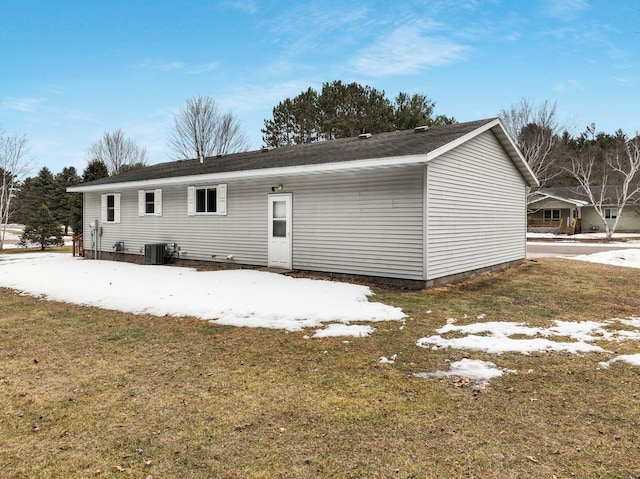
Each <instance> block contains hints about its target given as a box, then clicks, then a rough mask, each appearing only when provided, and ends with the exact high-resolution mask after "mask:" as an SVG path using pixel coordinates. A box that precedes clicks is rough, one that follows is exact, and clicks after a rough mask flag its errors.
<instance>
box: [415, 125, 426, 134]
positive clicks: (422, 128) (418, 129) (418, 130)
mask: <svg viewBox="0 0 640 479" xmlns="http://www.w3.org/2000/svg"><path fill="white" fill-rule="evenodd" d="M428 129H429V127H428V126H427V125H422V126H416V127H415V128H414V129H413V131H415V132H416V133H418V132H421V131H427V130H428Z"/></svg>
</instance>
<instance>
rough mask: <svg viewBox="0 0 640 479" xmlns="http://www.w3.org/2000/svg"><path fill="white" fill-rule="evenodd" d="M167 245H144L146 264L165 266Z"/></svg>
mask: <svg viewBox="0 0 640 479" xmlns="http://www.w3.org/2000/svg"><path fill="white" fill-rule="evenodd" d="M166 251H167V244H166V243H153V244H146V245H144V264H165V263H166Z"/></svg>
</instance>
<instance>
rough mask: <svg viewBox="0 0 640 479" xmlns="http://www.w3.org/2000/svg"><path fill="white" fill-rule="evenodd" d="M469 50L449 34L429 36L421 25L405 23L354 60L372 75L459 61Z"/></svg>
mask: <svg viewBox="0 0 640 479" xmlns="http://www.w3.org/2000/svg"><path fill="white" fill-rule="evenodd" d="M467 50H468V47H466V46H464V45H461V44H458V43H455V42H454V41H452V40H449V39H447V38H443V37H435V36H433V37H432V36H429V35H427V32H425V29H424V28H420V27H419V26H404V27H400V28H397V29H396V30H394V31H393V32H392V33H391V35H389V36H385V37H383V38H380V39H379V40H378V41H377V42H376V43H375V44H374V45H372V46H371V47H368V48H366V49H365V50H364V51H363V52H362V53H361V55H360V56H359V57H357V58H356V59H355V60H354V61H353V64H354V66H355V68H356V69H357V70H358V71H359V72H360V73H364V74H367V75H371V76H384V75H406V74H413V73H418V72H420V71H421V70H423V69H424V68H427V67H433V66H440V65H447V64H450V63H453V62H456V61H459V60H461V59H463V58H464V56H465V53H466V51H467Z"/></svg>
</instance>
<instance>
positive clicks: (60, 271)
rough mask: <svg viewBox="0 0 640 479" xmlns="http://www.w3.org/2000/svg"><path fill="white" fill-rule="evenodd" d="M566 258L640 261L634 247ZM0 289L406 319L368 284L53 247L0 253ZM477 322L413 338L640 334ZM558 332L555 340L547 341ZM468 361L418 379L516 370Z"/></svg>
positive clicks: (611, 328)
mask: <svg viewBox="0 0 640 479" xmlns="http://www.w3.org/2000/svg"><path fill="white" fill-rule="evenodd" d="M573 259H576V260H582V261H594V262H598V263H606V264H613V265H617V266H625V267H632V268H640V250H639V249H637V248H636V249H620V250H616V251H607V252H602V253H597V254H592V255H588V256H582V257H580V256H576V257H574V258H573ZM63 276H64V278H63ZM0 287H6V288H12V289H15V290H18V291H21V292H23V293H25V294H29V295H34V296H41V297H44V298H46V299H50V300H56V301H63V302H68V303H74V304H81V305H90V306H97V307H100V308H105V309H112V310H119V311H125V312H132V313H136V314H144V313H148V314H153V315H156V316H165V315H170V316H178V317H180V316H195V317H198V318H202V319H205V320H209V321H211V322H212V323H216V324H226V325H234V326H246V327H264V328H278V329H283V330H287V331H302V330H303V329H306V328H311V329H313V330H315V331H314V332H313V333H310V334H305V336H304V337H305V338H324V337H331V336H354V337H365V336H368V335H370V334H371V333H372V332H374V331H375V328H374V327H373V326H371V325H370V324H362V323H376V322H379V321H398V322H400V325H399V329H401V330H402V329H403V328H404V323H405V321H406V319H407V318H406V317H405V314H404V313H403V312H402V310H401V309H400V308H396V307H392V306H388V305H385V304H382V303H377V302H369V301H368V298H369V297H370V296H371V295H372V292H371V290H370V289H369V288H368V287H365V286H359V285H354V284H346V283H339V282H334V281H320V280H312V279H306V278H291V277H288V276H284V275H280V274H275V273H267V272H261V271H255V270H231V271H229V270H227V271H207V272H198V271H196V270H194V269H191V268H180V267H174V266H156V265H154V266H142V265H135V264H131V263H124V262H115V261H99V260H87V259H80V258H73V257H72V256H71V255H68V254H56V253H26V254H19V255H11V254H5V255H0ZM426 313H427V314H430V313H431V311H427V312H426ZM476 319H477V320H478V322H476V323H471V324H467V325H464V326H456V324H455V323H456V322H457V320H456V319H455V318H449V320H448V321H447V322H446V324H445V325H443V326H442V327H441V328H439V329H437V330H436V331H434V332H433V333H434V334H432V335H431V336H425V337H423V338H420V339H418V340H417V341H416V345H417V346H418V347H421V348H425V349H440V348H451V349H460V350H464V351H471V352H473V351H483V352H487V353H492V354H496V355H497V356H500V355H501V354H502V353H504V352H508V351H511V352H514V351H515V352H521V353H524V354H529V353H531V352H534V351H547V352H553V351H569V352H571V353H574V354H582V353H588V352H593V353H598V354H602V355H610V356H613V355H612V353H610V351H608V350H607V349H606V347H605V346H602V345H601V344H602V341H609V342H615V341H640V318H639V317H631V318H624V319H621V318H614V319H604V318H603V319H602V321H580V322H563V321H556V322H555V325H553V326H551V327H549V328H538V327H530V326H528V325H526V324H524V323H513V322H509V321H505V320H504V318H496V319H499V321H498V320H496V321H485V320H486V317H485V315H484V314H482V313H480V314H478V316H477V318H476ZM354 323H355V324H354ZM305 332H306V331H305ZM514 336H515V337H514ZM557 337H561V340H560V341H554V338H557ZM597 343H600V344H597ZM639 344H640V343H639ZM388 353H389V356H388V357H387V356H382V357H380V363H382V364H393V363H394V362H395V361H396V359H397V353H396V354H393V353H394V351H389V352H388ZM466 359H469V358H465V360H461V361H456V362H452V363H451V364H450V365H449V366H450V370H449V371H438V372H429V373H424V374H423V375H422V376H424V377H430V376H464V377H467V378H468V380H469V381H471V382H472V383H476V384H480V385H484V384H486V383H487V382H488V381H489V380H490V379H492V378H494V377H498V376H500V375H502V374H503V373H504V372H507V373H513V374H515V373H517V372H516V371H513V370H511V369H507V368H506V367H499V366H497V365H496V364H495V363H492V362H488V361H478V360H469V361H467V360H466ZM613 362H625V363H628V364H631V365H635V366H638V365H640V354H631V355H622V356H617V357H611V358H610V359H608V360H606V361H602V362H600V367H601V369H603V370H605V369H607V368H608V367H609V365H610V364H612V363H613ZM418 376H420V374H418Z"/></svg>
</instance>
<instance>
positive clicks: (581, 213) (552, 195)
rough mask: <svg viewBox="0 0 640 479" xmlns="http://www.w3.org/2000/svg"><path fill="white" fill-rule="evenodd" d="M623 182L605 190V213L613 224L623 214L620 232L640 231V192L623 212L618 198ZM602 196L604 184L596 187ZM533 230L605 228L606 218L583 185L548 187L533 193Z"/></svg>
mask: <svg viewBox="0 0 640 479" xmlns="http://www.w3.org/2000/svg"><path fill="white" fill-rule="evenodd" d="M619 188H620V186H609V187H607V188H606V189H605V191H604V196H603V197H604V202H603V208H604V215H605V219H606V221H607V222H608V223H609V226H613V224H614V223H615V221H616V219H617V218H618V216H619V215H621V216H620V221H619V222H618V227H617V229H616V231H618V232H627V233H629V232H640V196H639V197H637V198H636V197H634V198H632V199H631V202H629V203H627V205H626V206H625V207H624V209H623V210H622V212H620V208H619V207H618V202H617V200H616V197H617V192H618V190H619ZM592 191H593V193H594V195H595V197H596V198H600V194H601V192H602V187H595V186H594V187H592ZM527 207H528V215H527V218H528V221H527V224H528V229H529V231H545V232H553V233H567V234H573V233H580V232H583V233H587V232H589V231H600V230H602V231H604V229H605V226H604V223H603V220H602V218H601V217H600V215H598V213H597V212H596V210H595V208H594V206H593V204H592V202H591V201H590V200H589V197H588V196H587V194H586V193H585V192H584V189H583V188H582V187H580V186H565V187H554V188H544V189H541V190H538V191H536V192H534V193H532V194H531V195H530V196H529V200H528V204H527Z"/></svg>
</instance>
